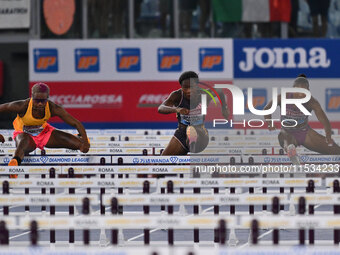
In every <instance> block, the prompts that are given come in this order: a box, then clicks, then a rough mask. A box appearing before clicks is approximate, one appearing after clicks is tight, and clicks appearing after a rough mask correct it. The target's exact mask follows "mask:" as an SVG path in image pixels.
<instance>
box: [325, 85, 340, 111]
mask: <svg viewBox="0 0 340 255" xmlns="http://www.w3.org/2000/svg"><path fill="white" fill-rule="evenodd" d="M326 111H327V112H340V89H326Z"/></svg>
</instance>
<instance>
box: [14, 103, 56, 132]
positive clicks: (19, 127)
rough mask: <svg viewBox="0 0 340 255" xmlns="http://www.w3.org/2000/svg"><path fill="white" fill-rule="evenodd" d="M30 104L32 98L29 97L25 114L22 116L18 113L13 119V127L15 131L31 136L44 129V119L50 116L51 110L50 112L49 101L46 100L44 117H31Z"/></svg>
mask: <svg viewBox="0 0 340 255" xmlns="http://www.w3.org/2000/svg"><path fill="white" fill-rule="evenodd" d="M32 106H33V100H32V98H31V99H30V102H29V104H28V107H27V110H26V113H25V115H24V116H23V117H20V116H19V114H18V115H17V117H16V118H15V120H14V121H13V127H14V129H15V131H23V132H25V133H28V134H30V135H32V136H37V135H39V134H40V132H41V131H43V130H44V128H45V126H46V125H47V122H46V121H48V120H49V118H51V112H50V106H49V103H48V101H47V103H46V106H45V116H44V118H42V119H36V118H34V117H33V114H32Z"/></svg>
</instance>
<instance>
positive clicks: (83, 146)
mask: <svg viewBox="0 0 340 255" xmlns="http://www.w3.org/2000/svg"><path fill="white" fill-rule="evenodd" d="M89 149H90V144H89V142H88V141H83V142H82V144H81V146H80V148H79V150H80V151H81V152H83V153H87V152H88V151H89Z"/></svg>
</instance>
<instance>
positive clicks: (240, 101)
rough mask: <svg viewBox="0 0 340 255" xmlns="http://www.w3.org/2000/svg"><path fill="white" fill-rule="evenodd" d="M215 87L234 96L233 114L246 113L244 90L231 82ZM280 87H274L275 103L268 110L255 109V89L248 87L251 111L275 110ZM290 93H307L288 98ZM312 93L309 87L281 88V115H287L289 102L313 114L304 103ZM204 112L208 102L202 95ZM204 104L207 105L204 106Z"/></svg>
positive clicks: (258, 113)
mask: <svg viewBox="0 0 340 255" xmlns="http://www.w3.org/2000/svg"><path fill="white" fill-rule="evenodd" d="M214 87H215V88H219V89H228V90H229V91H230V92H231V94H232V97H233V114H235V115H244V105H245V104H244V94H243V92H242V90H241V89H240V88H238V87H236V86H235V85H230V84H215V86H214ZM277 91H278V89H277V88H273V91H272V100H273V104H272V106H271V108H270V109H268V110H258V109H255V107H254V105H253V89H252V88H248V89H247V95H248V102H247V103H248V108H249V111H250V112H251V113H253V114H255V115H262V116H264V115H269V114H272V113H273V112H275V110H276V108H277V103H278V102H277V96H278V93H277ZM288 93H302V94H305V97H304V98H298V99H297V98H287V94H288ZM311 96H312V95H311V93H310V91H309V90H307V89H303V88H281V115H286V105H287V104H293V105H295V106H296V107H297V108H298V109H299V110H300V111H301V112H302V113H303V114H305V115H311V113H310V112H309V111H308V110H307V109H306V108H305V107H304V106H303V104H304V103H307V102H308V101H309V100H310V99H311ZM201 99H202V114H207V107H206V105H207V102H206V97H204V96H202V97H201ZM203 105H204V106H205V107H203Z"/></svg>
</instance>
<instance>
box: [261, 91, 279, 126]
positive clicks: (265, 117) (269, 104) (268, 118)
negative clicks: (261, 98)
mask: <svg viewBox="0 0 340 255" xmlns="http://www.w3.org/2000/svg"><path fill="white" fill-rule="evenodd" d="M277 103H278V105H280V106H281V94H280V95H278V96H277ZM272 105H273V100H270V101H269V102H268V103H267V105H266V106H265V107H264V108H263V110H269V109H270V108H271V107H272ZM270 119H272V115H271V114H268V115H264V120H265V121H266V122H267V124H268V129H269V130H275V126H274V125H273V124H272V122H271V121H269V120H270Z"/></svg>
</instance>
